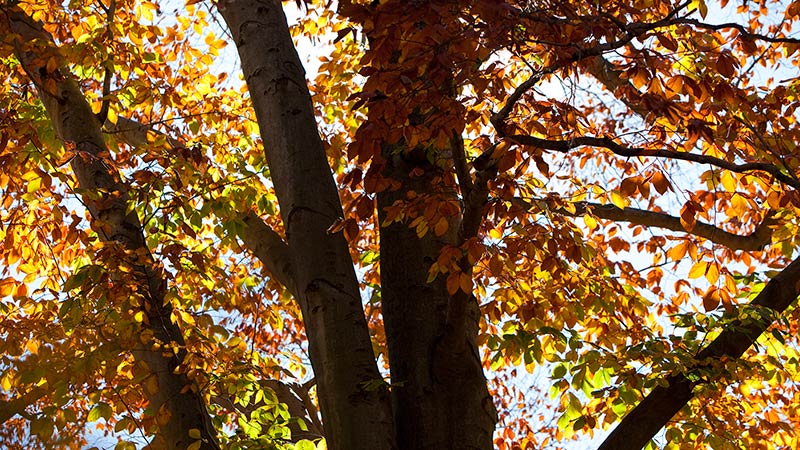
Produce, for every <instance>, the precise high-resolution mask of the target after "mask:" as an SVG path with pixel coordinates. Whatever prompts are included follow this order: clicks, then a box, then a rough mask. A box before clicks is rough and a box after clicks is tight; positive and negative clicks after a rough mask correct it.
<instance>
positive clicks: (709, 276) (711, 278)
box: [706, 263, 719, 284]
mask: <svg viewBox="0 0 800 450" xmlns="http://www.w3.org/2000/svg"><path fill="white" fill-rule="evenodd" d="M706 280H708V282H709V283H710V284H714V283H716V282H717V280H719V267H717V263H710V264H709V265H708V270H706Z"/></svg>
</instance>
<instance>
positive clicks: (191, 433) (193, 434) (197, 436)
mask: <svg viewBox="0 0 800 450" xmlns="http://www.w3.org/2000/svg"><path fill="white" fill-rule="evenodd" d="M189 437H190V438H192V439H200V438H201V437H202V436H201V435H200V430H198V429H197V428H192V429H190V430H189Z"/></svg>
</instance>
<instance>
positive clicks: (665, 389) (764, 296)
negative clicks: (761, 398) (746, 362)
mask: <svg viewBox="0 0 800 450" xmlns="http://www.w3.org/2000/svg"><path fill="white" fill-rule="evenodd" d="M798 282H800V258H798V259H795V260H794V261H792V263H791V264H789V265H788V266H787V267H786V268H785V269H783V271H781V273H780V274H778V276H776V277H775V278H773V279H772V280H770V282H769V283H767V285H766V286H765V287H764V290H762V291H761V293H760V294H758V296H757V297H756V298H755V299H754V300H753V301H752V302H751V303H750V305H751V306H754V307H760V308H766V309H768V310H770V311H771V312H772V313H773V314H774V317H778V316H779V315H780V314H781V313H782V312H784V311H785V310H786V309H787V308H788V307H789V306H790V305H792V304H793V303H794V302H795V300H797V296H798V294H800V291H798ZM769 325H770V321H769V320H757V319H752V318H750V319H748V320H746V321H745V320H734V321H733V322H732V323H730V324H728V325H727V326H726V328H725V330H724V331H723V332H722V333H721V334H720V335H719V336H718V337H717V338H716V339H714V341H713V342H711V344H709V345H708V346H707V347H706V348H704V349H703V350H702V351H701V352H700V353H699V354H698V355H697V358H696V361H697V362H696V363H695V364H694V365H692V366H690V367H689V368H687V370H685V371H684V372H682V373H677V374H674V375H671V376H669V377H668V378H667V379H666V381H667V384H666V386H660V385H659V386H657V387H656V388H654V389H653V390H652V391H651V392H650V393H649V394H648V395H647V397H645V398H644V400H642V401H641V402H640V403H639V404H638V405H636V407H635V408H634V409H633V410H632V411H631V412H630V413H628V415H627V416H625V418H624V419H622V421H621V422H620V424H619V425H618V426H617V427H616V428H615V429H614V431H612V432H611V434H610V435H609V436H608V438H606V440H605V441H604V442H603V444H602V445H600V448H599V450H639V449H641V448H642V447H644V446H645V445H646V444H647V442H648V441H650V439H652V438H653V436H655V435H656V433H658V431H659V430H660V429H661V428H663V427H664V426H665V425H666V424H667V422H668V421H669V420H670V419H672V417H673V416H674V415H675V414H677V413H678V411H680V410H681V408H683V406H684V405H686V403H687V402H688V401H689V400H691V399H692V397H694V392H693V388H694V387H695V386H696V385H697V384H698V383H697V382H693V381H691V380H690V379H689V378H688V376H687V374H688V373H691V372H696V371H705V370H707V369H708V368H709V367H710V366H711V363H713V362H714V361H719V360H720V359H721V358H723V357H726V358H739V357H741V356H742V354H744V352H745V351H746V350H747V349H748V348H749V347H750V346H751V345H753V343H754V342H755V341H756V339H758V337H759V336H760V335H761V334H762V333H763V332H764V331H765V330H766V329H767V328H768V327H769Z"/></svg>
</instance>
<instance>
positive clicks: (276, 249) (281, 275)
mask: <svg viewBox="0 0 800 450" xmlns="http://www.w3.org/2000/svg"><path fill="white" fill-rule="evenodd" d="M242 221H243V222H244V224H245V228H244V230H242V232H241V233H239V238H240V239H241V240H242V241H243V242H244V244H245V245H246V246H247V248H249V249H250V251H252V252H253V254H254V255H256V257H257V258H258V259H259V261H261V263H262V264H264V266H265V267H266V268H267V270H269V271H270V273H271V274H272V276H274V277H275V279H276V280H277V281H278V282H279V283H280V284H282V285H283V286H285V287H286V289H288V290H289V292H290V293H291V294H292V296H294V298H298V297H299V292H298V291H297V286H295V283H294V278H293V275H292V264H291V258H290V257H289V247H288V246H287V245H286V242H284V241H283V238H282V237H281V236H280V235H279V234H278V233H276V232H275V230H273V229H272V228H271V227H270V226H269V225H267V224H266V223H265V222H264V221H263V220H261V218H260V217H258V216H257V215H256V214H255V213H253V212H249V213H247V214H245V215H244V216H243V217H242Z"/></svg>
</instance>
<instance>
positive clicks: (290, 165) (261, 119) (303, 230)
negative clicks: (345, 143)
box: [218, 0, 395, 450]
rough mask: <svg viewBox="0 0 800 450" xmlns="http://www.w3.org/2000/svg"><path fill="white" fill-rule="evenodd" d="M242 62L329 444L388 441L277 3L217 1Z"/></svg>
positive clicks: (329, 183) (312, 126)
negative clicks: (280, 217)
mask: <svg viewBox="0 0 800 450" xmlns="http://www.w3.org/2000/svg"><path fill="white" fill-rule="evenodd" d="M218 9H219V11H220V13H221V14H222V16H223V18H224V20H225V22H226V23H227V25H228V28H229V29H230V31H231V33H232V35H233V40H234V43H235V44H236V46H237V49H238V51H239V56H240V58H241V61H242V70H243V72H244V78H245V80H246V82H247V86H248V89H249V91H250V96H251V99H252V103H253V107H254V109H255V112H256V117H257V119H258V123H259V127H260V129H261V136H262V139H263V141H264V147H265V153H266V157H267V161H268V165H269V167H270V173H271V175H272V181H273V183H274V186H275V192H276V194H277V197H278V203H279V205H280V210H281V216H282V218H283V221H284V228H285V230H286V238H287V239H286V240H287V246H288V254H289V257H290V262H289V263H290V265H291V267H292V278H293V283H292V284H293V285H294V286H295V289H296V292H297V294H298V296H297V300H298V302H299V303H300V308H301V310H302V313H303V322H304V324H305V329H306V334H307V336H308V341H309V350H310V353H311V364H312V366H313V368H314V373H315V376H316V378H317V382H318V390H319V400H320V406H321V410H322V417H323V420H324V424H323V426H324V428H325V436H326V438H327V440H328V448H331V449H335V450H340V449H341V450H357V449H364V450H367V449H369V450H373V449H374V450H380V449H387V450H388V449H393V448H395V442H394V425H393V421H392V415H391V405H390V402H389V395H388V392H387V391H386V390H385V389H383V388H377V389H376V388H374V387H372V386H375V384H376V383H380V382H381V380H382V377H381V374H380V372H379V371H378V367H377V363H376V361H375V355H374V354H373V350H372V343H371V341H370V337H369V331H368V328H367V321H366V318H365V316H364V311H363V306H362V304H361V296H360V291H359V286H358V280H357V279H356V275H355V269H354V267H353V263H352V260H351V258H350V252H349V249H348V246H347V242H346V241H345V239H344V236H343V235H342V234H341V233H334V234H331V233H328V231H327V230H328V229H329V227H330V226H331V225H332V224H333V223H334V221H336V220H337V219H338V218H339V217H342V216H343V212H342V206H341V203H340V200H339V195H338V191H337V189H336V185H335V183H334V180H333V176H332V173H331V168H330V166H329V165H328V161H327V157H326V155H325V151H324V149H323V147H322V141H321V139H320V137H319V134H318V130H317V126H316V121H315V118H314V110H313V105H312V103H311V96H310V94H309V91H308V87H307V86H306V80H305V73H304V70H303V67H302V63H301V62H300V58H299V57H298V55H297V51H296V49H295V47H294V43H293V42H292V38H291V34H290V32H289V27H288V25H287V23H286V17H285V15H284V13H283V8H282V5H281V2H279V1H274V0H262V1H258V0H244V1H238V0H237V1H234V0H229V1H221V2H219V3H218Z"/></svg>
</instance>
